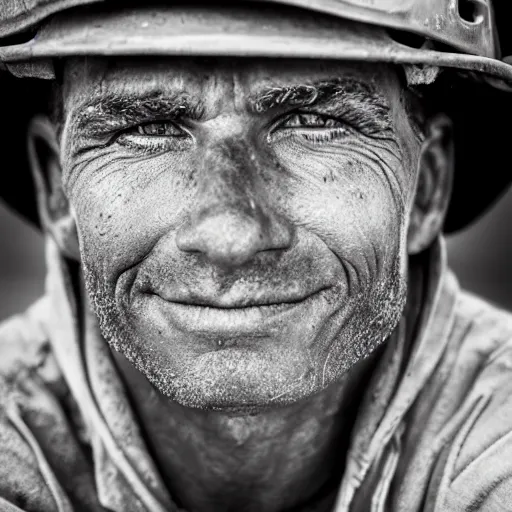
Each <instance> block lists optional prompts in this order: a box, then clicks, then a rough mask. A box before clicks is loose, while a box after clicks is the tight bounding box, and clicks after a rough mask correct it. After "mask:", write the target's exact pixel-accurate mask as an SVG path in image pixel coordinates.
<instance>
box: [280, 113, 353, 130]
mask: <svg viewBox="0 0 512 512" xmlns="http://www.w3.org/2000/svg"><path fill="white" fill-rule="evenodd" d="M343 126H344V124H343V123H342V122H341V121H338V120H336V119H333V118H332V117H327V116H322V115H319V114H293V115H291V116H290V117H288V118H287V119H286V120H285V121H284V122H283V124H282V125H281V126H280V128H295V127H297V128H301V127H302V128H339V127H343Z"/></svg>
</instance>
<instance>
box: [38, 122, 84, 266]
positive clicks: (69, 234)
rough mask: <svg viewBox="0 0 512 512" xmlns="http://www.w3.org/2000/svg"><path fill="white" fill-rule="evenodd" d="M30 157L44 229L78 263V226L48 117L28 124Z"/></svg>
mask: <svg viewBox="0 0 512 512" xmlns="http://www.w3.org/2000/svg"><path fill="white" fill-rule="evenodd" d="M28 157H29V162H30V167H31V170H32V175H33V178H34V184H35V188H36V197H37V207H38V211H39V218H40V220H41V225H42V227H43V230H44V231H45V232H46V233H48V234H49V235H50V236H51V237H52V238H53V239H54V240H55V242H56V243H57V245H58V246H59V248H60V250H61V252H62V253H63V254H64V255H65V256H67V257H70V258H73V259H76V260H78V259H79V258H80V251H79V246H78V236H77V231H76V224H75V221H74V218H73V216H72V214H71V210H70V205H69V202H68V199H67V197H66V195H65V194H64V190H63V187H62V172H61V165H60V149H59V143H58V139H57V132H56V129H55V126H54V125H53V123H51V121H50V120H49V119H48V118H46V117H41V116H38V117H35V118H34V119H32V121H31V123H30V125H29V129H28Z"/></svg>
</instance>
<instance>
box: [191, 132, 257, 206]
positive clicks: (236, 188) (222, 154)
mask: <svg viewBox="0 0 512 512" xmlns="http://www.w3.org/2000/svg"><path fill="white" fill-rule="evenodd" d="M202 156H203V157H202V158H201V160H202V161H201V163H200V165H199V166H198V167H199V172H198V180H199V190H198V202H199V203H201V204H200V208H203V209H204V208H216V207H217V208H219V207H220V208H222V207H224V208H230V207H231V208H235V209H238V208H242V209H245V208H246V207H247V206H248V205H249V203H251V200H252V203H255V201H256V196H257V195H258V191H259V190H258V182H259V180H261V176H260V166H259V161H258V155H256V154H255V152H254V150H253V148H251V147H250V144H248V143H247V141H245V140H244V139H242V138H240V139H239V140H237V139H230V140H228V141H222V142H220V143H219V144H216V145H215V146H214V147H211V148H208V149H206V151H205V152H204V154H203V155H202ZM260 200H264V197H260V198H259V201H260ZM261 206H263V205H261Z"/></svg>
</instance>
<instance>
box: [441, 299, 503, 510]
mask: <svg viewBox="0 0 512 512" xmlns="http://www.w3.org/2000/svg"><path fill="white" fill-rule="evenodd" d="M456 332H457V334H455V333H456ZM453 337H454V338H456V339H457V341H456V343H455V345H456V347H457V348H456V349H455V350H454V351H453V354H452V357H453V360H454V362H453V366H452V367H451V375H450V378H449V379H447V381H446V386H447V387H448V389H447V390H446V392H448V393H451V392H452V391H451V390H452V389H454V390H457V391H458V394H457V396H456V398H457V399H458V400H460V402H459V404H460V407H459V408H458V410H456V411H454V416H453V418H452V419H451V425H452V427H454V426H456V428H455V429H454V432H455V433H454V436H453V437H452V440H451V442H450V443H448V445H447V446H446V448H445V450H444V456H443V460H444V470H443V477H442V481H441V482H440V489H439V491H440V495H439V496H437V500H436V508H435V510H436V512H437V511H438V510H440V511H443V512H459V511H460V512H463V511H464V512H477V511H478V512H484V511H486V512H487V511H505V510H511V507H512V314H511V313H509V312H508V311H505V310H503V309H501V308H499V307H496V306H494V305H492V304H489V303H488V302H486V301H485V300H483V299H481V298H479V297H476V296H474V295H472V294H469V293H466V292H461V293H460V295H459V298H458V301H457V305H456V313H455V322H454V333H453ZM456 417H457V418H456Z"/></svg>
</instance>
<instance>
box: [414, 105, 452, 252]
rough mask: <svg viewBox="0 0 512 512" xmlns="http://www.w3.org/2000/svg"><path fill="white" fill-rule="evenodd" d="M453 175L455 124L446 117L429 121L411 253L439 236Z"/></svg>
mask: <svg viewBox="0 0 512 512" xmlns="http://www.w3.org/2000/svg"><path fill="white" fill-rule="evenodd" d="M453 172H454V148H453V125H452V122H451V120H450V119H449V118H448V117H447V116H446V115H444V114H437V115H436V116H434V117H432V118H431V119H429V120H428V122H427V127H426V137H425V140H424V142H423V145H422V148H421V151H420V157H419V161H418V174H417V176H418V180H417V186H416V194H415V198H414V205H413V208H412V212H411V215H410V219H409V232H408V250H409V254H417V253H419V252H421V251H423V250H424V249H426V248H427V247H428V246H429V245H430V244H431V243H432V242H433V241H434V240H435V238H436V237H437V236H438V235H439V233H440V232H441V230H442V228H443V223H444V218H445V216H446V211H447V209H448V205H449V202H450V196H451V191H452V181H453Z"/></svg>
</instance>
